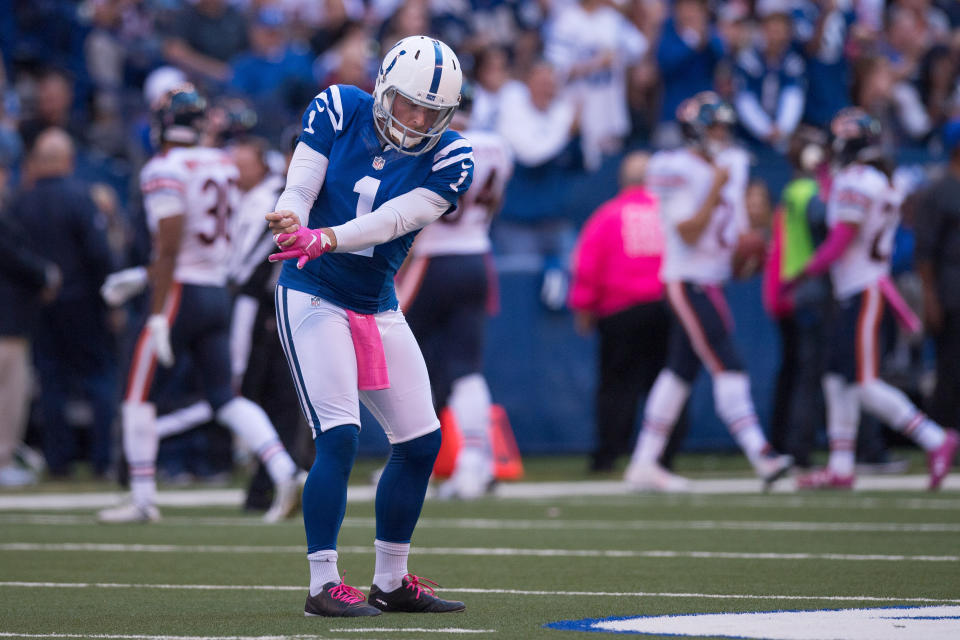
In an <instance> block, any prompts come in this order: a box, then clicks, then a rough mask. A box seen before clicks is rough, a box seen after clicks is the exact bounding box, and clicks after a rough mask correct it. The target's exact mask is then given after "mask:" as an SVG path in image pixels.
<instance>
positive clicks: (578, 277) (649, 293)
mask: <svg viewBox="0 0 960 640" xmlns="http://www.w3.org/2000/svg"><path fill="white" fill-rule="evenodd" d="M648 160H649V156H648V155H647V154H645V153H641V152H636V153H631V154H628V155H627V156H626V157H625V158H624V160H623V163H622V164H621V166H620V187H621V190H620V193H618V194H617V195H616V197H614V198H613V199H612V200H609V201H607V202H605V203H604V204H603V205H601V206H600V208H598V209H597V210H596V211H595V212H594V213H593V215H592V216H591V217H590V219H589V220H587V222H586V224H585V225H584V227H583V230H582V231H581V233H580V237H579V239H578V241H577V246H576V248H575V249H574V256H573V282H572V286H571V289H570V300H569V304H570V307H571V308H573V310H574V312H575V318H576V324H577V330H578V331H579V332H580V333H581V334H586V333H588V332H590V331H591V330H592V329H593V328H594V327H596V329H597V331H598V333H599V338H600V362H599V376H598V381H597V393H596V400H595V402H596V404H595V411H596V414H595V415H596V447H595V449H594V452H593V455H592V459H591V464H590V468H591V470H593V471H600V472H602V471H610V470H612V469H613V465H614V462H615V461H616V458H617V456H618V455H620V454H622V453H627V452H629V451H630V450H631V441H630V440H631V436H632V435H633V428H634V419H635V416H636V415H637V403H638V401H639V398H640V394H641V393H646V392H648V391H649V390H650V387H651V386H652V385H653V381H654V380H655V379H656V377H657V373H658V372H659V371H660V369H661V367H662V366H663V364H664V361H665V359H666V345H667V335H668V331H669V313H668V311H667V308H666V305H665V304H664V303H663V284H662V283H661V282H660V277H659V272H660V258H661V255H662V253H663V243H664V240H663V233H662V232H661V229H660V219H659V210H658V205H657V200H656V198H655V197H654V196H653V195H652V194H651V193H650V192H649V191H647V189H646V188H645V187H644V186H643V182H644V175H645V173H646V168H647V162H648ZM678 431H680V430H678ZM667 455H669V454H667Z"/></svg>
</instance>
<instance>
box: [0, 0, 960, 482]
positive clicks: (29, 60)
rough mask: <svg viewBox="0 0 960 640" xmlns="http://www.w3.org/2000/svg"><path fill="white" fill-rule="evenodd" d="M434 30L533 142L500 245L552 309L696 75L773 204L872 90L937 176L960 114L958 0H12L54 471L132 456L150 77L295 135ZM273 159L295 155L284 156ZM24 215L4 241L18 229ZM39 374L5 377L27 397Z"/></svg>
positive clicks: (17, 207) (6, 333)
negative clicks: (133, 336) (80, 429)
mask: <svg viewBox="0 0 960 640" xmlns="http://www.w3.org/2000/svg"><path fill="white" fill-rule="evenodd" d="M421 33H423V34H430V35H433V36H435V37H438V38H441V39H442V40H443V41H445V42H446V43H448V44H449V45H450V46H451V47H452V48H453V49H454V50H455V51H456V52H457V53H458V55H459V58H460V60H461V62H462V64H463V65H464V71H465V77H466V79H467V82H468V84H469V93H470V94H471V96H472V102H473V109H472V115H471V124H470V126H471V128H475V129H483V130H494V131H497V132H499V133H500V135H502V136H503V137H504V138H505V139H506V140H507V141H508V143H509V144H510V146H511V147H512V148H513V150H514V152H515V159H516V169H515V173H514V177H513V180H512V181H511V183H510V185H509V187H508V190H507V195H506V198H505V202H504V206H503V210H502V212H501V215H500V216H499V218H498V219H497V221H496V223H495V225H494V229H493V237H494V251H495V253H497V254H498V255H499V256H500V257H502V259H503V262H502V264H503V265H508V264H512V265H517V264H524V260H532V264H535V265H536V266H535V268H537V269H542V272H543V287H542V290H541V297H542V301H543V304H544V305H546V306H547V307H548V308H550V309H553V310H560V309H563V308H565V304H566V299H567V279H568V277H569V276H568V261H569V256H570V252H571V250H572V247H573V244H574V240H575V237H576V232H577V230H578V228H579V227H580V225H581V224H582V223H583V221H584V220H585V219H586V218H587V217H588V215H589V214H590V213H591V211H592V210H593V208H595V207H596V206H597V205H598V204H599V203H600V202H602V201H603V200H606V199H609V198H611V197H613V196H614V195H615V193H616V188H615V185H614V184H613V180H606V181H604V180H598V181H596V182H591V181H592V180H593V178H592V176H607V177H609V176H612V175H613V173H614V172H615V170H616V167H617V166H618V165H619V162H620V159H621V158H622V157H623V155H624V153H625V152H627V151H629V150H633V149H638V148H663V147H669V146H673V145H677V144H679V143H680V142H681V139H680V133H679V129H678V127H677V125H676V122H675V120H674V112H675V110H676V107H677V105H679V104H680V102H681V101H683V100H684V99H685V98H688V97H690V96H692V95H694V94H696V93H697V92H700V91H703V90H707V89H713V90H715V91H716V92H717V93H718V94H719V95H720V96H722V97H723V98H724V99H726V100H728V101H729V102H730V103H731V104H733V105H734V107H735V109H736V112H737V117H738V125H737V132H738V136H739V138H740V140H741V142H742V144H744V146H745V147H746V148H747V149H748V150H749V151H750V152H751V154H752V155H753V158H754V165H755V168H756V169H757V171H756V173H757V175H758V176H759V177H760V178H761V181H760V183H759V184H758V186H757V190H756V191H755V201H756V202H757V204H756V207H758V208H759V209H761V210H762V209H764V208H765V207H766V208H767V209H769V208H770V204H769V203H770V202H773V203H776V202H777V201H778V200H779V193H780V190H781V189H782V187H783V186H784V185H785V184H786V182H787V181H788V180H789V178H790V174H791V169H790V164H789V162H788V160H787V152H788V150H789V148H790V141H791V138H792V136H793V135H794V133H795V131H796V130H797V129H798V127H801V126H806V125H810V126H812V127H819V128H821V129H822V128H824V127H825V126H826V125H827V124H828V123H829V122H830V120H831V118H832V117H833V115H834V114H835V113H836V112H837V111H838V110H839V109H841V108H843V107H845V106H848V105H856V106H860V107H862V108H863V109H864V110H866V111H868V112H869V113H870V114H872V115H874V116H875V117H876V118H878V119H879V120H880V121H881V122H882V124H883V127H884V136H885V145H887V147H888V148H889V150H890V153H891V154H900V155H903V154H905V153H908V152H909V153H912V154H913V155H911V156H910V157H911V161H912V162H913V163H914V164H913V166H916V167H919V169H918V170H917V171H914V172H912V173H911V174H910V175H909V176H908V178H909V179H910V180H912V181H913V182H912V184H918V183H920V182H922V181H924V180H928V179H929V178H930V172H929V171H928V165H929V164H930V163H931V162H934V161H936V160H937V159H939V158H942V156H943V154H944V143H943V131H944V130H945V128H947V127H949V126H950V123H951V122H952V121H954V120H955V119H957V120H960V82H958V80H960V3H958V2H953V1H950V0H893V1H890V2H884V0H756V1H755V2H750V1H737V0H733V1H729V2H725V1H720V0H673V1H672V2H671V1H668V0H83V1H72V0H12V2H10V3H8V9H6V10H4V11H3V12H0V55H2V64H0V208H2V209H3V210H4V217H5V218H7V219H13V220H15V221H16V222H17V224H18V227H19V230H18V231H17V233H25V234H28V235H33V236H36V235H38V234H40V235H42V236H45V237H47V238H49V241H48V242H47V243H46V248H45V252H46V253H45V256H44V257H45V260H46V261H47V262H46V263H45V264H44V263H40V264H37V265H36V267H37V268H36V270H35V271H34V272H33V275H32V276H30V277H27V276H26V275H24V274H22V273H21V274H14V275H13V276H12V277H8V278H6V279H0V308H3V309H4V312H2V313H0V317H3V318H4V319H3V322H2V323H0V334H3V335H0V345H3V344H4V343H7V344H10V342H11V341H13V342H14V343H16V344H20V342H23V341H25V340H27V339H29V341H30V342H32V351H33V357H34V362H35V365H34V366H35V370H36V372H37V375H38V377H39V383H40V388H42V392H41V391H39V390H38V391H35V392H34V393H33V395H34V397H36V398H38V399H40V401H39V402H37V403H36V406H35V407H34V410H33V411H32V414H31V415H32V417H31V425H32V427H31V433H32V434H33V435H32V436H31V438H32V440H33V441H34V442H38V443H41V444H42V447H41V448H42V449H44V452H45V455H46V458H47V459H46V464H47V466H48V468H49V471H50V472H51V474H53V475H64V476H66V475H69V474H71V472H72V466H71V465H72V461H73V460H74V459H75V458H78V457H85V458H87V459H89V460H90V461H91V462H92V465H93V469H94V471H95V473H96V474H101V475H103V474H108V473H110V472H111V471H112V470H114V469H115V468H116V463H117V460H116V456H117V449H118V445H117V442H116V439H115V438H114V439H113V440H111V435H110V434H111V433H112V427H111V424H112V423H113V420H114V413H115V411H116V403H117V398H118V397H119V393H120V390H119V389H118V387H119V386H120V385H121V384H122V380H121V379H120V378H121V377H122V375H120V373H119V372H122V371H123V367H122V365H120V364H119V363H120V362H121V361H122V355H121V354H122V353H123V352H124V348H125V346H126V345H125V341H128V340H129V336H128V335H127V334H128V333H129V330H130V327H129V326H128V324H129V323H128V320H127V311H126V310H123V309H121V310H111V309H108V308H107V307H106V306H105V305H104V304H103V303H102V301H101V300H100V297H99V294H98V289H99V286H100V284H101V283H102V281H103V278H104V277H105V276H106V275H107V274H108V273H110V272H111V271H114V270H117V269H120V268H123V267H128V266H132V265H138V264H144V263H145V262H146V256H147V255H148V252H149V240H148V235H147V233H146V230H145V226H144V223H143V217H142V212H141V211H140V206H141V203H140V197H139V193H138V182H137V175H138V171H139V169H140V167H141V166H142V165H143V164H144V163H145V162H146V160H147V158H148V157H149V156H150V154H151V153H152V152H153V149H152V147H151V140H150V135H149V113H150V109H149V100H150V99H151V96H150V92H151V82H157V83H160V82H161V79H162V78H163V77H164V75H167V76H169V75H170V74H173V75H174V76H176V77H180V76H182V77H183V78H184V79H188V80H190V81H192V82H193V83H194V84H196V85H197V87H198V88H199V89H200V90H201V91H202V92H203V93H204V94H205V95H206V96H208V98H209V100H210V103H211V105H212V108H211V112H210V116H211V117H210V126H211V131H210V134H211V136H212V137H213V138H214V139H216V140H217V141H218V142H219V143H220V144H226V143H227V142H228V141H229V140H231V139H235V138H237V137H238V136H241V135H242V136H250V135H255V136H258V137H259V138H262V139H263V140H265V141H266V144H267V145H268V146H269V147H271V148H272V149H274V150H283V151H285V150H286V149H287V148H289V144H290V140H291V139H292V136H295V135H296V133H297V132H298V127H297V124H298V123H299V119H300V115H301V113H302V110H303V108H304V105H306V104H307V103H308V102H309V101H310V99H311V98H312V97H313V96H314V95H316V94H317V93H318V92H319V91H320V90H321V89H322V88H324V87H325V86H327V85H329V84H333V83H344V84H352V85H356V86H359V87H361V88H363V89H365V90H368V91H369V90H371V89H372V87H373V82H374V79H375V75H376V72H377V66H378V64H379V61H380V59H381V57H382V55H383V54H384V53H385V52H386V50H387V49H389V48H390V47H391V46H392V44H393V43H394V42H396V41H397V40H398V39H400V38H403V37H405V36H409V35H414V34H421ZM291 126H293V129H292V131H291V129H290V127H291ZM51 129H52V130H51ZM260 157H261V156H259V155H257V156H256V157H255V158H254V160H252V162H253V163H254V164H258V161H257V160H258V159H259V158H260ZM262 157H263V158H265V159H266V160H265V166H263V167H262V169H263V170H265V171H267V172H270V173H274V174H282V172H283V163H282V154H280V153H277V154H271V153H266V154H264V155H263V156H262ZM257 170H260V168H256V169H254V171H257ZM51 177H53V178H63V182H62V184H61V183H58V184H56V185H50V184H49V179H50V178H51ZM904 179H907V178H904ZM44 180H47V184H48V186H47V187H45V188H44V189H38V188H36V187H38V185H41V183H43V181H44ZM607 184H609V189H603V188H599V187H598V185H600V186H602V185H607ZM764 186H765V187H766V189H764V188H763V187H764ZM756 199H759V200H756ZM768 215H769V214H768ZM4 228H6V224H5V225H4ZM3 235H4V236H5V237H4V244H3V247H7V245H8V244H13V245H16V244H17V243H18V242H20V241H18V240H16V238H17V237H18V236H16V235H15V234H14V233H13V232H10V233H7V232H3ZM15 248H16V247H15V246H14V247H13V248H11V250H13V249H15ZM4 250H6V249H4ZM531 256H532V258H531ZM511 260H513V262H511ZM8 275H9V274H8ZM10 282H12V283H13V284H12V285H11V284H10ZM41 298H42V299H41ZM45 303H49V304H45ZM30 305H36V310H35V311H24V313H19V314H18V317H17V318H14V319H9V318H7V316H10V315H11V314H12V312H9V313H8V311H7V310H11V309H14V308H22V307H24V306H30ZM65 337H69V338H70V339H69V340H66V341H65V342H64V338H65ZM5 353H6V352H5V351H4V350H3V348H2V347H0V358H2V357H3V356H4V354H5ZM16 353H18V354H21V353H22V350H18V351H16ZM17 357H23V356H17ZM11 385H14V386H11ZM28 386H29V385H27V384H26V382H25V381H22V380H21V381H17V382H16V383H15V384H14V383H13V382H11V381H9V380H6V379H4V380H0V388H2V389H4V390H5V391H6V392H7V393H8V394H12V396H13V397H16V396H17V394H18V393H21V394H22V393H27V392H26V389H27V387H28ZM3 397H11V396H10V395H4V396H3ZM77 397H80V398H84V399H85V401H84V402H81V403H77V402H75V401H73V400H72V399H74V398H77ZM6 410H7V405H6V404H4V406H3V407H0V411H6ZM75 423H87V424H91V425H95V428H94V429H92V430H91V431H90V434H91V436H90V438H89V440H90V442H89V443H85V444H84V446H83V447H82V450H81V449H78V448H77V447H78V446H79V445H77V446H74V445H73V444H70V443H71V437H72V436H70V435H69V433H68V432H69V431H70V428H69V425H71V424H75ZM37 434H40V435H37ZM208 444H209V443H207V445H208ZM10 448H11V447H10V446H6V447H4V446H0V467H4V466H6V465H9V464H10V461H11V456H13V455H14V452H12V451H7V450H5V449H10ZM195 471H196V470H195ZM200 471H202V472H207V471H210V470H200ZM18 478H19V479H20V480H22V479H23V478H22V477H17V478H14V480H17V479H18ZM16 483H17V482H10V483H8V484H16ZM0 484H5V482H3V481H2V480H0Z"/></svg>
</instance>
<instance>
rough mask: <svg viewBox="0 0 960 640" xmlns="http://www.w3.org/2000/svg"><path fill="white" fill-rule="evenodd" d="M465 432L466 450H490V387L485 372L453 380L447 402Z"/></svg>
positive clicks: (462, 431) (464, 442) (487, 451)
mask: <svg viewBox="0 0 960 640" xmlns="http://www.w3.org/2000/svg"><path fill="white" fill-rule="evenodd" d="M447 404H448V405H449V406H450V410H451V411H453V415H454V416H455V417H456V419H457V426H458V427H459V428H460V433H461V434H463V446H464V448H465V449H475V450H478V451H481V452H483V453H485V454H489V453H490V404H491V400H490V389H489V387H487V381H486V380H485V379H484V377H483V375H482V374H479V373H472V374H470V375H467V376H463V377H462V378H457V379H456V380H454V381H453V385H452V390H451V392H450V400H449V402H448V403H447Z"/></svg>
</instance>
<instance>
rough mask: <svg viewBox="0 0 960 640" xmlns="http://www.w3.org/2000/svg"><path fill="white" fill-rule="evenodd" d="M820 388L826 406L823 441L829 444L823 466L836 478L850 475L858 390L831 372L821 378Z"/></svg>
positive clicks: (857, 419)
mask: <svg viewBox="0 0 960 640" xmlns="http://www.w3.org/2000/svg"><path fill="white" fill-rule="evenodd" d="M822 386H823V397H824V399H825V400H826V404H827V439H828V440H829V441H830V460H829V462H827V466H828V467H829V468H830V469H831V470H832V471H833V472H834V473H836V474H837V475H840V476H849V475H853V471H854V464H855V462H856V450H857V428H858V427H859V425H860V396H859V390H858V389H857V386H856V385H853V384H848V383H847V381H846V380H844V378H843V377H842V376H839V375H837V374H833V373H831V374H827V375H825V376H824V377H823V382H822Z"/></svg>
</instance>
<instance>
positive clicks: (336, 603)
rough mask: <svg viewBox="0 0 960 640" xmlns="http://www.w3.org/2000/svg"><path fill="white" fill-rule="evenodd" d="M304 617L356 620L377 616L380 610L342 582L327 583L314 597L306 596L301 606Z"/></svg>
mask: <svg viewBox="0 0 960 640" xmlns="http://www.w3.org/2000/svg"><path fill="white" fill-rule="evenodd" d="M303 615H305V616H325V617H328V618H358V617H361V616H378V615H380V609H377V608H376V607H371V606H370V605H369V604H367V603H366V602H365V601H364V597H363V592H362V591H360V590H359V589H357V588H356V587H351V586H349V585H347V584H344V583H343V582H328V583H327V584H325V585H323V589H321V590H320V593H318V594H317V595H315V596H311V595H308V596H307V603H306V604H305V605H304V606H303Z"/></svg>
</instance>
